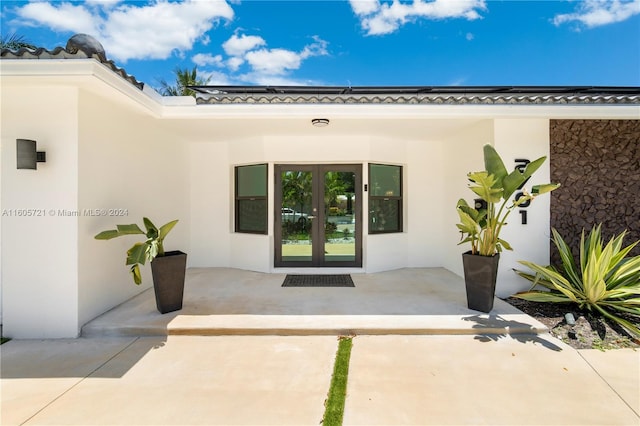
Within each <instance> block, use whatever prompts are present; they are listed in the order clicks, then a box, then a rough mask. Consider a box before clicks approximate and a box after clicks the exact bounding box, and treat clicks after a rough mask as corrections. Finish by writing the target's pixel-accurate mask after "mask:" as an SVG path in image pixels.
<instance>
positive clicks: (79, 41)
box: [0, 34, 144, 90]
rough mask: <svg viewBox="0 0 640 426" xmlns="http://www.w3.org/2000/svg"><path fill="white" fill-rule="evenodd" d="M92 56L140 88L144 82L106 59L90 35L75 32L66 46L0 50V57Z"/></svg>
mask: <svg viewBox="0 0 640 426" xmlns="http://www.w3.org/2000/svg"><path fill="white" fill-rule="evenodd" d="M88 58H93V59H95V60H97V61H98V62H100V63H102V64H103V65H105V66H106V67H107V68H109V69H110V70H111V71H113V72H114V73H116V74H118V75H119V76H120V77H122V78H124V79H125V80H127V81H128V82H129V83H131V84H132V85H134V86H135V87H137V88H138V89H140V90H142V89H143V88H144V83H142V82H139V81H138V80H136V78H135V77H133V76H131V75H129V74H127V72H126V71H125V70H124V69H123V68H119V67H118V66H116V64H115V62H113V61H111V60H108V59H107V57H106V54H105V52H104V49H103V48H102V45H101V44H100V43H99V42H98V41H97V40H95V39H94V38H93V37H91V36H87V35H84V34H76V35H74V36H73V37H71V38H70V39H69V41H68V42H67V45H66V47H56V48H55V49H53V50H47V49H44V48H42V47H39V48H37V49H27V48H24V47H23V48H20V49H18V50H11V49H6V48H3V49H1V50H0V59H88Z"/></svg>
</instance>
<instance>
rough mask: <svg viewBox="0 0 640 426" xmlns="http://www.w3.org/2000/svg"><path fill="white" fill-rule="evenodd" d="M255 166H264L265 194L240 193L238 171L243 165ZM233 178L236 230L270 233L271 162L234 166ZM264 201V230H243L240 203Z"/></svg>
mask: <svg viewBox="0 0 640 426" xmlns="http://www.w3.org/2000/svg"><path fill="white" fill-rule="evenodd" d="M255 166H264V168H265V170H264V173H265V175H264V185H265V186H264V195H242V196H240V195H238V189H239V179H238V172H239V170H240V169H241V168H242V167H255ZM233 179H234V194H233V195H234V213H233V215H234V232H236V233H241V234H257V235H268V233H269V164H268V163H256V164H242V165H238V166H235V167H234V171H233ZM260 200H262V201H264V203H265V209H264V230H263V231H256V230H243V229H240V203H241V202H242V201H260Z"/></svg>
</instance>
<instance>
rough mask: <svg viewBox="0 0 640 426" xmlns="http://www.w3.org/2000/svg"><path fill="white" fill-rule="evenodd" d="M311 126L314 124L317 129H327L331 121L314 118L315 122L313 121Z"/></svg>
mask: <svg viewBox="0 0 640 426" xmlns="http://www.w3.org/2000/svg"><path fill="white" fill-rule="evenodd" d="M311 124H313V125H314V126H316V127H327V126H328V125H329V119H328V118H314V119H313V120H311Z"/></svg>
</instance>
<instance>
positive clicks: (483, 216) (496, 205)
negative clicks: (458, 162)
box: [456, 144, 560, 256]
mask: <svg viewBox="0 0 640 426" xmlns="http://www.w3.org/2000/svg"><path fill="white" fill-rule="evenodd" d="M483 151H484V165H485V169H486V170H483V171H479V172H471V173H469V174H468V175H467V177H468V178H469V180H470V181H471V184H470V185H469V189H471V191H473V193H474V194H475V195H476V196H478V197H480V198H481V199H482V200H484V201H485V202H486V208H483V207H477V208H476V207H475V206H474V207H471V206H470V205H469V204H468V203H467V202H466V201H465V200H464V199H463V198H461V199H460V200H459V201H458V203H457V205H456V209H457V211H458V215H459V216H460V223H458V224H457V225H456V226H457V227H458V229H459V230H460V233H461V234H462V236H461V241H460V243H459V244H458V245H460V244H465V243H470V244H471V254H477V255H480V256H493V255H495V254H496V253H499V252H501V251H502V249H503V248H504V249H506V250H512V248H511V245H509V243H508V242H506V241H505V240H503V239H501V238H500V232H501V231H502V228H503V227H504V226H505V225H506V224H507V218H508V217H509V215H510V214H511V212H513V210H515V208H516V207H518V206H520V205H522V204H524V203H526V202H528V201H531V200H533V199H534V198H535V197H537V196H538V195H542V194H545V193H547V192H551V191H553V190H554V189H556V188H558V187H559V186H560V184H559V183H547V184H542V185H534V186H532V187H531V192H530V193H529V192H527V191H525V190H521V191H520V192H519V194H521V195H519V196H518V198H512V197H513V194H514V193H516V191H518V190H519V189H520V188H522V186H523V185H524V184H525V183H526V182H527V181H528V180H529V178H530V177H531V176H532V175H533V174H534V173H535V172H536V171H537V170H538V169H539V168H540V166H542V164H543V163H544V162H545V160H546V158H547V157H540V158H538V159H537V160H535V161H532V162H530V163H528V164H527V165H526V166H525V167H524V168H523V170H520V169H519V168H516V169H515V170H513V171H512V172H511V173H509V172H507V169H506V167H505V165H504V162H503V161H502V159H501V158H500V155H499V154H498V153H497V151H496V150H495V148H494V147H493V146H491V145H489V144H487V145H485V146H484V148H483Z"/></svg>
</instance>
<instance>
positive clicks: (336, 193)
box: [274, 164, 362, 267]
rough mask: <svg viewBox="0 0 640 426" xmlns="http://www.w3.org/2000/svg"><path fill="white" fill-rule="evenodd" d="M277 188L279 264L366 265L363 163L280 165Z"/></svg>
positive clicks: (276, 250)
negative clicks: (363, 226)
mask: <svg viewBox="0 0 640 426" xmlns="http://www.w3.org/2000/svg"><path fill="white" fill-rule="evenodd" d="M275 187H276V188H275V203H274V205H275V210H276V211H275V216H274V217H275V227H274V229H275V232H274V235H275V262H274V263H275V266H277V267H325V266H326V267H340V266H350V267H360V266H362V191H361V188H362V165H360V164H321V165H318V164H311V165H291V164H280V165H276V166H275Z"/></svg>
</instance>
